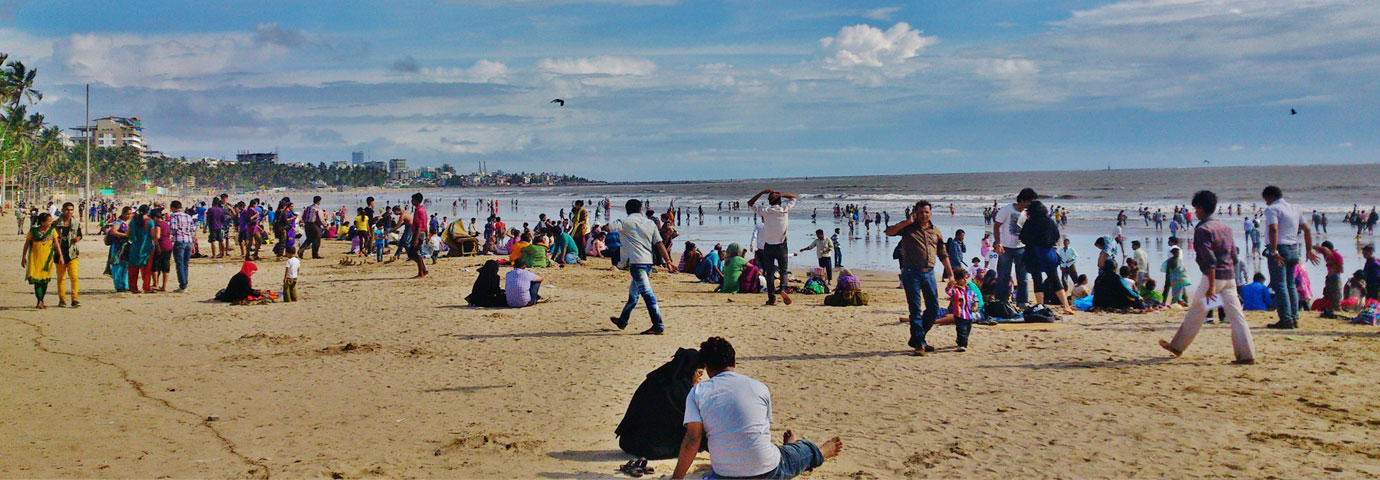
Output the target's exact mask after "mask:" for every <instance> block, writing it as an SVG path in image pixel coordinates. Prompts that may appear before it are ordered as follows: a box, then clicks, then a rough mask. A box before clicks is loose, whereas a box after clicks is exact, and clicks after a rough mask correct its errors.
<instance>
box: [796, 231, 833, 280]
mask: <svg viewBox="0 0 1380 480" xmlns="http://www.w3.org/2000/svg"><path fill="white" fill-rule="evenodd" d="M806 250H814V251H815V258H817V259H819V268H823V269H824V273H825V275H826V280H828V282H829V285H833V284H834V242H833V241H832V240H829V239H827V238H824V230H815V241H813V242H810V245H809V246H807V247H805V248H802V249H800V252H801V253H804V252H805V251H806Z"/></svg>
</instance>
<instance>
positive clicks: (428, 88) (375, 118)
mask: <svg viewBox="0 0 1380 480" xmlns="http://www.w3.org/2000/svg"><path fill="white" fill-rule="evenodd" d="M133 5H137V7H132V6H133ZM55 12H62V13H61V14H60V15H58V14H54V13H55ZM147 12H158V14H157V15H149V14H147ZM303 12H310V14H309V15H307V14H304V13H303ZM1376 32H1380V2H1374V1H1362V0H1309V1H1298V0H1124V1H1095V0H1052V1H1045V2H1013V1H1009V0H994V1H975V2H873V1H859V2H846V3H844V2H829V1H815V0H801V1H794V2H734V1H712V0H707V1H695V2H690V1H678V0H516V1H485V2H479V1H468V0H459V1H450V2H422V1H399V2H388V3H382V2H380V3H364V2H360V3H358V4H351V6H350V7H349V8H321V6H320V5H319V4H317V3H314V2H303V1H282V2H230V3H210V4H200V3H186V2H170V1H146V2H133V3H131V2H123V3H109V4H107V3H99V2H97V3H90V2H72V1H53V2H25V1H18V2H0V52H4V53H8V54H9V55H10V58H11V59H16V60H21V61H23V62H24V63H25V64H26V65H29V66H30V67H31V68H36V69H38V71H39V74H38V82H37V83H38V84H37V85H36V86H35V87H36V88H37V89H38V90H40V91H42V92H43V93H44V99H43V100H42V101H41V102H39V103H38V104H37V105H36V106H32V107H30V111H37V112H39V113H43V114H44V115H45V116H46V118H47V119H48V120H49V121H50V122H53V123H55V124H57V125H59V126H61V127H62V128H63V129H64V131H66V132H68V133H69V134H71V133H75V132H74V131H73V130H70V128H72V127H79V126H81V125H82V115H83V104H82V101H83V95H84V87H83V84H85V83H91V84H92V110H91V116H92V118H93V119H95V118H101V117H108V116H116V117H138V118H139V119H140V120H141V121H142V123H143V128H144V132H143V134H144V138H143V140H144V141H145V142H147V144H148V145H149V146H150V147H151V148H153V149H156V150H158V151H161V152H164V153H166V154H168V155H171V156H186V157H189V158H199V157H216V158H233V155H234V154H235V152H237V151H240V150H245V149H249V150H254V151H262V150H264V149H266V148H269V147H276V149H277V150H278V151H279V153H280V154H281V157H280V160H281V161H285V162H309V163H313V164H315V163H319V162H325V163H327V164H334V162H337V161H349V162H352V163H353V162H359V161H361V159H359V158H357V157H355V156H354V155H353V153H354V152H368V153H367V156H368V158H369V159H390V158H406V159H407V162H408V165H409V166H411V167H413V168H416V167H419V166H426V167H439V166H440V165H442V164H447V163H448V164H450V165H452V166H457V168H462V167H460V166H475V167H477V166H478V165H480V164H479V163H478V162H488V165H489V168H490V169H492V170H503V171H532V172H543V171H548V172H561V173H567V174H572V175H578V176H582V177H588V178H594V179H599V180H607V181H636V180H649V181H663V180H702V179H722V178H743V177H804V176H836V175H868V174H872V175H875V174H910V173H948V172H972V171H1019V170H1054V169H1083V170H1090V169H1104V168H1107V166H1108V165H1110V166H1111V167H1112V168H1131V167H1156V166H1163V167H1187V166H1198V165H1203V164H1204V162H1205V161H1206V162H1210V164H1211V165H1212V166H1232V165H1288V164H1301V163H1359V162H1377V161H1380V155H1377V152H1380V148H1378V147H1380V140H1377V137H1376V135H1375V133H1374V130H1375V125H1380V113H1377V111H1376V109H1375V108H1374V107H1373V106H1374V105H1376V104H1377V100H1380V82H1376V81H1375V79H1376V78H1380V35H1377V34H1376ZM556 98H560V99H563V100H564V101H565V104H564V106H562V105H559V104H556V103H551V101H552V100H553V99H556ZM1290 109H1295V110H1297V112H1298V114H1297V115H1290ZM466 169H467V168H466Z"/></svg>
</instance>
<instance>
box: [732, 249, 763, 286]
mask: <svg viewBox="0 0 1380 480" xmlns="http://www.w3.org/2000/svg"><path fill="white" fill-rule="evenodd" d="M743 255H747V250H744V251H743ZM766 283H767V278H766V277H765V276H763V275H762V267H760V266H758V265H757V260H756V259H753V260H748V262H747V264H746V265H743V274H742V275H739V276H738V293H762V292H764V291H766V287H764V286H763V285H766Z"/></svg>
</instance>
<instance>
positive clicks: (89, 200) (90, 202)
mask: <svg viewBox="0 0 1380 480" xmlns="http://www.w3.org/2000/svg"><path fill="white" fill-rule="evenodd" d="M92 133H93V132H92V131H91V84H89V83H88V84H86V202H84V203H86V208H85V210H86V211H85V212H81V218H82V222H81V223H82V225H85V224H86V217H89V216H91V214H90V213H89V212H90V211H91V207H93V206H95V199H96V196H95V195H92V194H91V135H92Z"/></svg>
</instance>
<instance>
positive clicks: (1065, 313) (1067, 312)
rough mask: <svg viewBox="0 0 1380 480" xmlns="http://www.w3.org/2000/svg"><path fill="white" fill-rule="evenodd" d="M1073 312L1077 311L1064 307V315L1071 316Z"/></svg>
mask: <svg viewBox="0 0 1380 480" xmlns="http://www.w3.org/2000/svg"><path fill="white" fill-rule="evenodd" d="M1075 313H1078V312H1076V311H1074V310H1073V309H1072V308H1065V309H1064V315H1068V316H1073V314H1075Z"/></svg>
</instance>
